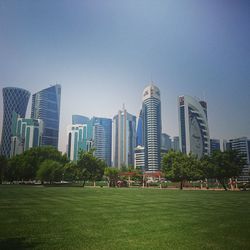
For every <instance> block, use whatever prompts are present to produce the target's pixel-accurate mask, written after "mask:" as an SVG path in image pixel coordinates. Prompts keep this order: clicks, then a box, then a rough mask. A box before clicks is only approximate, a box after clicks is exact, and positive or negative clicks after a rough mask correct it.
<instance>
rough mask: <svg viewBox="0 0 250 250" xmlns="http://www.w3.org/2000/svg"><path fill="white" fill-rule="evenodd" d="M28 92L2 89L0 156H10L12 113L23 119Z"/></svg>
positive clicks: (19, 89)
mask: <svg viewBox="0 0 250 250" xmlns="http://www.w3.org/2000/svg"><path fill="white" fill-rule="evenodd" d="M29 98H30V92H29V91H27V90H25V89H21V88H13V87H8V88H3V129H2V140H1V155H4V156H6V157H9V156H10V150H11V129H12V125H13V124H12V115H13V112H15V113H17V114H18V115H20V117H22V118H24V117H25V114H26V110H27V105H28V102H29Z"/></svg>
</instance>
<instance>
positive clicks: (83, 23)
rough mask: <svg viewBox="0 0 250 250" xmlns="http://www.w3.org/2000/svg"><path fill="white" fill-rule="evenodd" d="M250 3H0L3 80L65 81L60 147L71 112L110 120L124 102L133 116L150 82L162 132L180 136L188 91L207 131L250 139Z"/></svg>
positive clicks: (3, 83)
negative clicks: (180, 101)
mask: <svg viewBox="0 0 250 250" xmlns="http://www.w3.org/2000/svg"><path fill="white" fill-rule="evenodd" d="M249 11H250V2H249V1H237V2H236V1H195V0H190V1H186V2H182V3H180V2H179V3H178V2H176V1H1V2H0V87H1V90H2V88H3V87H9V86H10V87H21V88H25V89H27V90H29V91H30V92H31V94H34V93H36V92H38V91H40V90H42V89H44V88H46V87H48V86H49V85H50V84H56V83H58V84H60V85H61V86H62V98H61V121H60V139H59V149H60V150H62V151H65V149H66V140H67V134H66V127H67V125H68V124H70V123H71V116H72V115H73V114H80V115H85V116H88V117H92V116H100V117H108V118H113V116H114V115H115V114H116V113H117V111H118V109H121V108H122V105H123V104H125V106H126V109H127V110H128V112H130V113H132V114H134V115H137V116H138V113H139V110H140V108H141V103H142V91H143V89H144V87H145V86H146V85H147V84H148V83H149V82H150V81H151V80H153V81H154V82H155V84H156V85H157V86H158V87H159V89H160V91H161V103H162V128H163V132H166V133H168V134H169V135H171V136H174V135H178V134H179V128H178V110H177V96H179V95H183V94H188V95H191V96H197V97H200V98H201V99H203V98H204V99H205V100H206V101H207V104H208V121H209V128H210V135H211V138H219V139H229V138H234V137H240V136H247V137H250V126H249V124H250V116H249V107H250V98H249V93H250V31H249V23H250V16H249ZM0 102H1V105H0V117H1V119H0V128H2V94H1V97H0ZM30 106H31V99H30V103H29V107H30ZM26 116H30V108H29V109H28V111H27V114H26ZM0 132H1V131H0Z"/></svg>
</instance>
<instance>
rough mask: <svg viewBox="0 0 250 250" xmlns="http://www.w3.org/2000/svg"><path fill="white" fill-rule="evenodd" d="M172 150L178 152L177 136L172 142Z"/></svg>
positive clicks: (178, 139)
mask: <svg viewBox="0 0 250 250" xmlns="http://www.w3.org/2000/svg"><path fill="white" fill-rule="evenodd" d="M171 147H172V149H173V150H174V151H176V152H179V151H180V138H179V136H174V137H173V140H172V146H171Z"/></svg>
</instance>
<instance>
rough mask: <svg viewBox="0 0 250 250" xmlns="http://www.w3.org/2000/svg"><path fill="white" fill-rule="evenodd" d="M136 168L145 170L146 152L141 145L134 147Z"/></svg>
mask: <svg viewBox="0 0 250 250" xmlns="http://www.w3.org/2000/svg"><path fill="white" fill-rule="evenodd" d="M134 168H135V169H139V170H142V171H144V170H145V152H144V147H142V146H140V145H138V146H137V147H136V148H135V149H134Z"/></svg>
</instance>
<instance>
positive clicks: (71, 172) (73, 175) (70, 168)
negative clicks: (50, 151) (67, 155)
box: [63, 161, 77, 181]
mask: <svg viewBox="0 0 250 250" xmlns="http://www.w3.org/2000/svg"><path fill="white" fill-rule="evenodd" d="M63 180H64V181H75V180H77V165H76V163H75V162H73V161H71V162H67V163H66V164H65V165H64V172H63Z"/></svg>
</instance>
